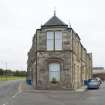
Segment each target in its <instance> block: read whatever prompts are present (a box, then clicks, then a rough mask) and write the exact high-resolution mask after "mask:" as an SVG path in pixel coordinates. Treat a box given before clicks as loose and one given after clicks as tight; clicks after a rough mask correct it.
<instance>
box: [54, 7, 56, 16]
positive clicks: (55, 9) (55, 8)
mask: <svg viewBox="0 0 105 105" xmlns="http://www.w3.org/2000/svg"><path fill="white" fill-rule="evenodd" d="M54 16H56V7H54Z"/></svg>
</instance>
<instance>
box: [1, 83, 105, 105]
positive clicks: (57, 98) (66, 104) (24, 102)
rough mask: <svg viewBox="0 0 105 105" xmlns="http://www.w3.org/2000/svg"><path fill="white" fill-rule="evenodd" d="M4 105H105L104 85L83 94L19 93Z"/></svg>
mask: <svg viewBox="0 0 105 105" xmlns="http://www.w3.org/2000/svg"><path fill="white" fill-rule="evenodd" d="M13 87H14V86H13ZM0 103H1V101H0ZM0 105H3V104H0ZM6 105H105V83H103V84H102V85H101V87H100V89H97V90H87V91H85V92H73V91H45V92H44V91H38V92H33V91H32V92H21V93H18V94H16V95H15V96H14V97H13V98H11V100H10V101H9V102H8V103H7V104H6Z"/></svg>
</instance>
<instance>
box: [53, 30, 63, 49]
mask: <svg viewBox="0 0 105 105" xmlns="http://www.w3.org/2000/svg"><path fill="white" fill-rule="evenodd" d="M61 49H62V33H61V32H59V31H58V32H55V50H61Z"/></svg>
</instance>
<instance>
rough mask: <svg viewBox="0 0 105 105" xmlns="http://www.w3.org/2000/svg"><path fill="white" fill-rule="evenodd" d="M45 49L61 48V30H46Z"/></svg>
mask: <svg viewBox="0 0 105 105" xmlns="http://www.w3.org/2000/svg"><path fill="white" fill-rule="evenodd" d="M47 50H62V32H60V31H56V32H47Z"/></svg>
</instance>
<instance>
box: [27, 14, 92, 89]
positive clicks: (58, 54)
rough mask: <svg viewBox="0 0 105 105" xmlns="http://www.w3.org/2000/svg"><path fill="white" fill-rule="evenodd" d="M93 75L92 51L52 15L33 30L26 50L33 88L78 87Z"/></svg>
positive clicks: (69, 28)
mask: <svg viewBox="0 0 105 105" xmlns="http://www.w3.org/2000/svg"><path fill="white" fill-rule="evenodd" d="M91 77H92V54H91V53H87V50H86V49H85V48H84V46H83V45H82V44H81V41H80V37H79V35H78V34H77V33H76V32H75V31H74V30H73V29H72V28H71V27H68V25H67V24H65V23H64V22H63V21H61V20H60V19H59V18H58V17H57V16H56V15H55V14H54V16H53V17H51V19H49V20H48V21H47V22H46V23H45V24H44V25H42V26H41V28H40V29H37V30H36V33H35V34H34V37H33V40H32V47H31V49H30V51H29V52H28V61H27V80H32V85H33V87H34V88H35V89H77V88H80V87H81V86H83V85H84V80H87V79H89V78H91Z"/></svg>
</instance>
